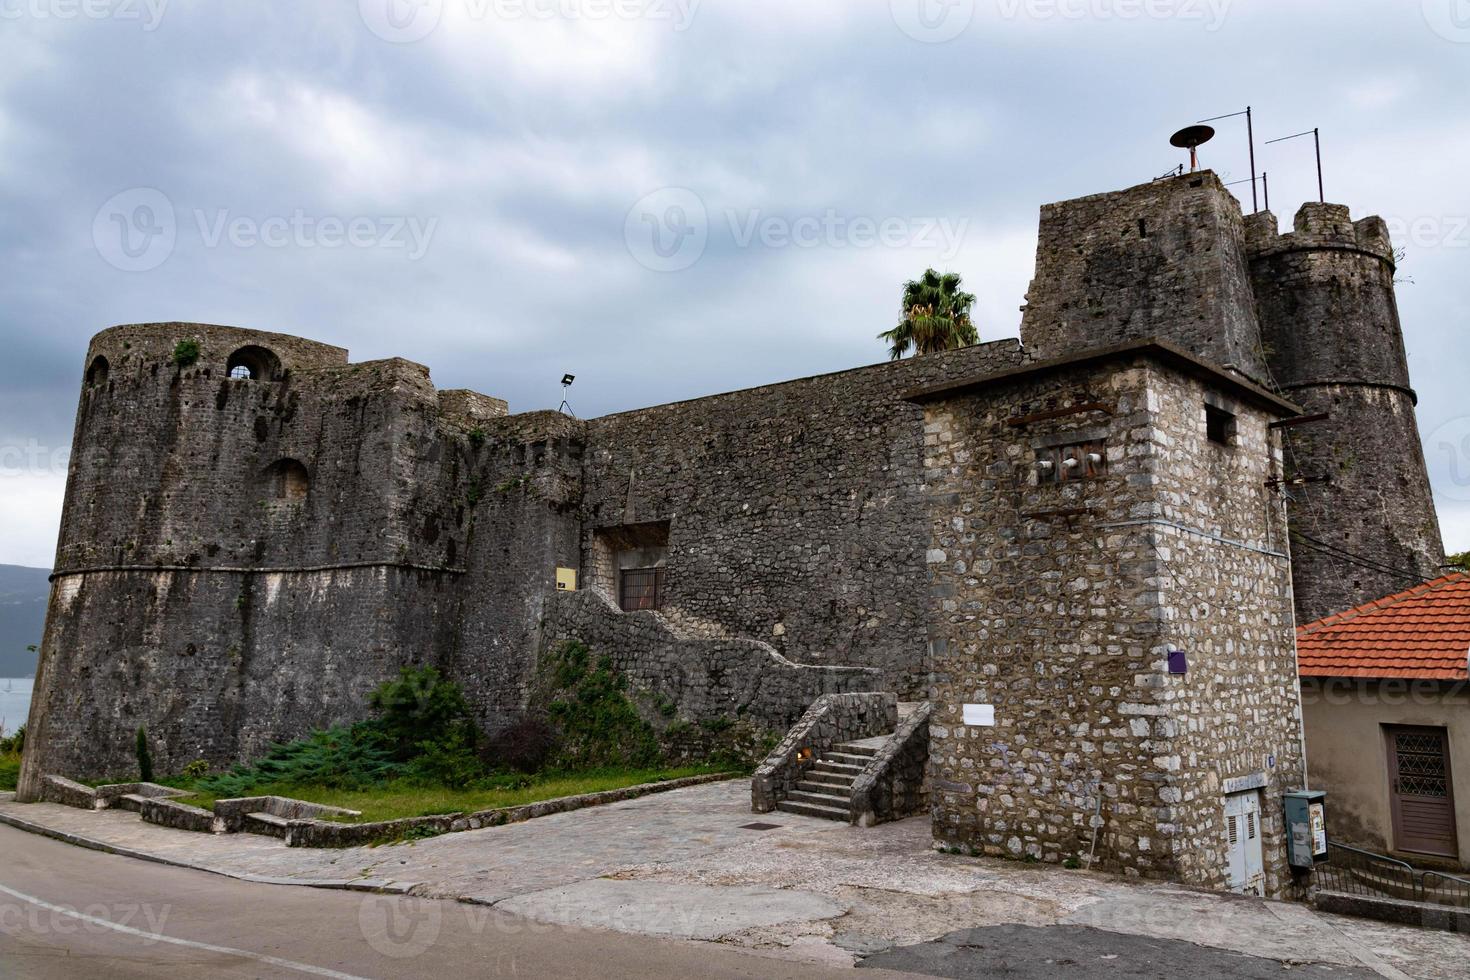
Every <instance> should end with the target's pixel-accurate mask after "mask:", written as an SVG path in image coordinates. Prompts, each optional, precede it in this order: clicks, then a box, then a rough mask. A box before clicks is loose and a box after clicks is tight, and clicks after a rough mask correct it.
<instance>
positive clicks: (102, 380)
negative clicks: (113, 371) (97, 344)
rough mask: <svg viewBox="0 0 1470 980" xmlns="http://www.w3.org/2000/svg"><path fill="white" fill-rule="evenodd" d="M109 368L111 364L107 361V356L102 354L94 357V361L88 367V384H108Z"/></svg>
mask: <svg viewBox="0 0 1470 980" xmlns="http://www.w3.org/2000/svg"><path fill="white" fill-rule="evenodd" d="M109 369H110V366H109V365H108V363H107V358H105V357H103V356H102V355H101V354H98V355H97V356H96V357H94V358H92V363H91V364H90V365H88V367H87V385H88V386H89V387H90V386H93V385H105V384H107V372H108V370H109Z"/></svg>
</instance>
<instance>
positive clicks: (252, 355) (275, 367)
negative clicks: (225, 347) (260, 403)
mask: <svg viewBox="0 0 1470 980" xmlns="http://www.w3.org/2000/svg"><path fill="white" fill-rule="evenodd" d="M225 373H226V374H228V375H229V376H230V377H231V378H233V379H235V380H236V381H275V380H277V379H278V378H280V376H281V359H280V358H279V357H277V356H276V355H275V354H273V353H271V352H270V351H269V350H267V349H266V348H264V347H257V346H255V345H254V344H251V345H249V346H248V347H241V348H240V349H239V350H237V351H235V353H233V354H231V355H230V359H229V360H228V361H227V362H225Z"/></svg>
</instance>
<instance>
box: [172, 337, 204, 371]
mask: <svg viewBox="0 0 1470 980" xmlns="http://www.w3.org/2000/svg"><path fill="white" fill-rule="evenodd" d="M197 360H199V341H197V340H195V339H193V338H192V337H190V338H188V339H185V340H181V341H179V342H178V343H177V344H174V366H175V367H181V368H186V367H188V366H189V365H191V364H193V363H194V362H195V361H197Z"/></svg>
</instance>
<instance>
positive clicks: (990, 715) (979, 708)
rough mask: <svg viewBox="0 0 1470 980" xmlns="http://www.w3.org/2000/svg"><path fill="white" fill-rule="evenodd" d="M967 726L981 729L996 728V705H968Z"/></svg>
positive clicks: (966, 710)
mask: <svg viewBox="0 0 1470 980" xmlns="http://www.w3.org/2000/svg"><path fill="white" fill-rule="evenodd" d="M965 724H966V725H975V726H977V727H980V728H994V727H995V705H993V704H967V705H965Z"/></svg>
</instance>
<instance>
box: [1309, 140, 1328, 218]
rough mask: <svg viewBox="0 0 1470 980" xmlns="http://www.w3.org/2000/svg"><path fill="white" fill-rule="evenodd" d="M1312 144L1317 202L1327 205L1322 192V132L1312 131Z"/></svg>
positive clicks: (1324, 194)
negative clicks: (1315, 166)
mask: <svg viewBox="0 0 1470 980" xmlns="http://www.w3.org/2000/svg"><path fill="white" fill-rule="evenodd" d="M1312 142H1314V143H1316V144H1317V202H1318V203H1319V204H1326V203H1327V193H1326V192H1325V191H1324V190H1322V131H1321V130H1320V129H1314V130H1312Z"/></svg>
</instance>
